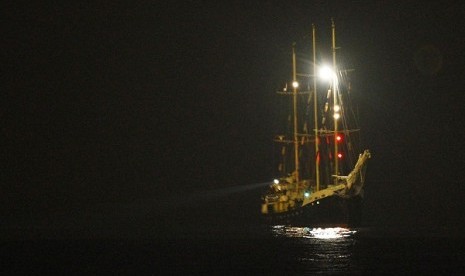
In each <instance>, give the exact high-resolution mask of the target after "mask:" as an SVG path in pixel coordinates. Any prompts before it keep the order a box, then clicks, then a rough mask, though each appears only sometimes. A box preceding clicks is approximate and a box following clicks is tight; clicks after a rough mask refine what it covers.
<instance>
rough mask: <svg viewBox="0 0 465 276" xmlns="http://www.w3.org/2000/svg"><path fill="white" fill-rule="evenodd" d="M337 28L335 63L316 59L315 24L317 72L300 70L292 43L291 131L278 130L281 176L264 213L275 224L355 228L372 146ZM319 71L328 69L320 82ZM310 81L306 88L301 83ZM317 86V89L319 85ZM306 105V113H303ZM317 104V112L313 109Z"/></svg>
mask: <svg viewBox="0 0 465 276" xmlns="http://www.w3.org/2000/svg"><path fill="white" fill-rule="evenodd" d="M331 21H332V22H331V29H332V32H331V33H332V39H331V40H332V46H331V52H332V68H331V69H327V67H326V69H325V67H323V66H322V65H319V64H318V63H317V61H316V38H315V33H316V31H315V26H314V25H312V46H313V70H312V71H313V73H312V74H309V73H298V72H297V70H296V68H297V66H296V50H295V48H296V44H295V43H294V44H293V46H292V82H291V85H290V86H291V87H292V88H291V89H289V90H288V89H287V87H288V85H287V84H286V85H285V87H284V89H283V91H278V94H281V95H284V96H288V97H287V99H291V100H287V101H286V102H289V104H288V106H289V107H290V108H289V110H290V115H289V116H288V120H287V121H288V124H289V125H290V126H289V127H288V129H289V131H288V132H289V133H287V134H280V135H277V136H276V138H275V142H276V144H277V145H278V149H277V151H278V152H279V154H277V155H278V156H279V157H278V159H279V162H278V163H279V166H278V169H277V172H278V173H279V177H278V178H277V179H274V181H273V183H272V184H271V185H270V186H269V187H268V188H267V191H266V192H265V193H264V194H263V196H262V205H261V213H262V215H263V217H264V218H265V220H266V221H267V222H269V223H272V224H275V225H278V224H280V225H283V224H284V225H294V226H308V227H336V226H339V227H356V226H359V225H360V223H361V207H362V200H363V189H364V184H365V172H366V165H367V160H368V159H369V158H371V154H370V151H369V150H363V151H361V149H362V148H361V147H360V144H361V141H360V140H361V139H360V131H359V130H360V129H359V128H358V114H357V112H356V109H355V108H354V106H353V101H352V99H351V87H350V79H349V74H350V71H351V70H343V69H342V66H341V68H339V67H338V63H337V58H336V50H337V49H338V48H337V47H336V28H335V24H334V20H331ZM318 72H326V73H327V75H328V73H329V81H328V82H327V83H326V84H325V86H324V87H320V85H318V87H317V76H318V75H320V74H318ZM305 80H306V81H307V87H308V89H307V91H304V89H301V88H300V87H301V86H304V85H301V83H304V82H305ZM317 88H318V89H317ZM300 109H303V110H304V112H300ZM312 109H313V112H312V111H311V110H312Z"/></svg>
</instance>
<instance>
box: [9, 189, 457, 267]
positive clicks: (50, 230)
mask: <svg viewBox="0 0 465 276" xmlns="http://www.w3.org/2000/svg"><path fill="white" fill-rule="evenodd" d="M245 195H247V194H244V193H240V194H237V196H234V197H230V198H229V197H228V196H224V197H222V196H221V195H218V194H214V198H217V199H218V200H215V201H212V200H210V194H208V198H207V199H208V200H207V199H204V198H202V197H198V198H195V200H193V201H186V200H184V202H179V200H178V198H175V200H173V201H172V203H173V204H171V202H169V201H168V200H166V201H165V202H164V203H163V206H162V205H158V206H157V205H153V202H151V201H150V202H139V203H137V204H128V205H121V204H118V205H108V206H99V207H94V208H92V209H90V211H89V212H86V213H82V214H81V215H79V216H78V215H73V216H69V215H67V214H65V215H63V216H62V217H60V216H58V215H54V216H50V219H45V218H44V217H38V219H36V220H32V219H30V218H27V219H24V221H19V220H16V221H14V220H12V221H11V222H9V223H7V224H6V223H5V224H4V225H3V226H1V227H0V257H1V262H2V263H1V266H0V274H1V275H17V274H27V275H31V274H33V275H35V274H40V275H52V274H55V275H56V274H59V275H67V274H72V275H102V274H111V275H224V274H226V275H277V274H283V275H314V274H333V275H334V274H338V275H347V274H355V275H380V274H387V275H399V274H407V275H420V274H424V275H431V274H433V273H434V274H439V275H454V274H455V275H457V274H462V273H463V272H465V234H464V232H462V231H461V230H460V229H461V228H459V227H454V226H447V227H446V226H428V227H425V226H422V227H420V226H412V225H416V224H415V223H411V224H410V226H405V225H406V224H404V226H395V225H394V226H392V225H391V226H383V225H376V226H375V225H373V226H370V225H366V226H364V227H361V228H353V229H345V228H341V229H337V228H336V229H334V228H333V229H320V230H318V229H313V228H307V227H290V226H269V225H264V224H261V223H259V211H258V210H259V208H258V207H259V206H258V204H257V206H255V205H256V204H255V202H256V198H257V196H255V195H251V196H250V198H246V197H245ZM239 199H241V200H242V201H240V200H239ZM254 200H255V201H254ZM154 202H157V203H159V202H161V201H160V200H157V201H154ZM198 202H203V203H202V204H200V203H198ZM238 202H251V203H250V204H241V205H238V204H237V203H238ZM183 203H185V204H184V207H181V206H182V204H183ZM154 206H155V207H154ZM195 206H197V207H195ZM149 207H150V208H149ZM154 209H156V210H158V211H157V212H155V213H153V210H154ZM250 210H257V211H256V212H251V211H250ZM39 218H40V219H39Z"/></svg>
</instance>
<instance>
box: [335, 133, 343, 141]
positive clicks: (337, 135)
mask: <svg viewBox="0 0 465 276" xmlns="http://www.w3.org/2000/svg"><path fill="white" fill-rule="evenodd" d="M342 138H343V136H342V134H336V141H337V142H338V143H341V142H342Z"/></svg>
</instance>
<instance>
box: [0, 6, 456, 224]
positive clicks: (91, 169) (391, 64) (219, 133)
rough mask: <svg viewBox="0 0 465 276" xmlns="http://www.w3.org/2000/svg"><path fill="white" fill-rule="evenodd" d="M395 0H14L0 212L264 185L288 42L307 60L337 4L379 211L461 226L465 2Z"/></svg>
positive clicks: (47, 210) (29, 214)
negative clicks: (132, 0)
mask: <svg viewBox="0 0 465 276" xmlns="http://www.w3.org/2000/svg"><path fill="white" fill-rule="evenodd" d="M143 2H144V1H143ZM160 2H163V3H160ZM216 2H218V3H216ZM386 3H388V1H260V2H255V1H232V3H223V2H221V1H146V3H140V4H115V3H110V2H108V3H105V4H103V3H101V4H77V3H76V4H74V3H65V4H58V5H53V6H47V5H40V4H37V5H35V4H30V5H28V6H21V7H20V6H13V4H7V5H4V8H3V12H4V13H5V14H4V15H2V22H3V25H4V26H6V28H5V27H4V28H2V29H3V30H2V39H1V43H2V51H1V58H2V74H1V78H2V85H3V89H2V92H3V93H2V101H1V102H2V107H1V111H0V116H1V120H2V124H1V131H2V137H3V141H4V142H3V146H2V149H3V150H2V154H1V156H2V161H3V162H2V163H3V164H4V165H3V166H2V167H3V169H2V173H1V175H2V181H1V185H2V192H1V200H0V202H1V203H0V206H1V210H2V216H3V217H5V218H7V219H6V221H10V222H11V223H13V224H14V223H20V224H21V223H23V224H27V223H29V222H30V223H31V224H34V223H37V221H41V222H44V221H45V222H46V223H48V222H49V221H52V220H60V218H62V217H68V218H70V217H71V218H72V217H73V216H80V217H81V216H85V215H86V212H87V213H95V208H97V207H95V206H102V205H105V206H113V205H114V206H128V204H136V205H137V203H138V202H151V200H154V199H155V198H160V197H162V198H164V196H165V195H166V196H170V197H173V196H175V195H176V196H184V197H185V196H188V195H189V193H191V192H194V191H195V190H201V191H203V190H211V189H222V188H226V187H230V186H236V185H247V184H252V183H258V182H264V181H268V180H270V179H271V178H272V177H273V176H272V175H271V174H272V171H273V170H272V168H273V166H274V165H275V164H274V163H273V162H272V161H273V160H272V141H271V139H272V137H273V134H274V129H276V126H275V125H274V121H275V119H276V117H275V116H276V113H275V112H274V107H273V104H274V102H273V101H274V100H275V95H274V91H276V89H278V88H279V87H280V86H281V85H282V84H283V83H284V82H286V81H288V80H289V76H290V71H289V70H290V68H289V62H290V45H291V43H292V42H293V41H296V42H297V43H298V45H302V46H301V48H300V49H301V51H302V52H300V53H299V57H300V58H301V59H304V58H308V56H309V52H305V51H309V49H310V44H309V43H310V41H309V39H308V37H306V36H308V33H309V32H310V30H311V24H312V23H315V24H316V26H317V32H318V38H319V42H321V45H323V42H329V39H330V37H329V36H330V18H331V17H334V19H335V22H336V27H337V35H338V46H341V47H342V49H341V51H344V53H345V55H346V56H347V57H348V62H349V63H350V65H351V67H352V68H355V69H356V71H355V73H354V76H353V79H354V81H353V82H354V83H353V85H354V86H353V88H354V91H355V93H358V94H357V96H358V98H359V99H360V102H361V112H362V114H363V119H362V128H363V131H362V133H363V135H364V136H363V137H364V143H365V146H366V148H369V149H370V150H371V151H372V154H373V159H372V160H371V161H370V165H369V168H368V172H367V175H368V182H367V190H366V194H367V198H366V205H365V207H366V216H367V219H368V221H369V222H370V223H373V224H380V225H381V224H384V223H390V224H407V225H415V224H417V223H418V224H420V223H421V224H424V225H430V224H438V223H447V224H451V225H452V224H455V223H456V221H457V220H459V219H460V215H461V211H460V210H462V209H463V208H464V207H465V204H464V203H463V200H462V197H463V196H465V185H464V184H465V183H464V181H463V180H462V179H463V178H462V174H463V171H464V169H465V168H464V164H465V162H464V161H465V160H464V158H463V157H462V155H463V152H464V147H463V139H464V138H463V122H464V119H463V114H462V110H463V99H462V98H463V95H462V94H463V92H464V88H463V87H464V84H465V83H464V64H465V63H464V58H463V49H464V46H465V44H464V42H463V37H464V36H465V28H464V27H463V26H464V24H463V23H464V22H463V11H464V10H465V6H464V4H462V2H461V1H456V2H448V3H447V4H444V3H442V2H440V1H434V2H426V3H423V2H421V3H418V4H417V3H416V2H412V1H394V2H392V1H389V4H386ZM328 45H329V44H328ZM325 51H326V52H323V54H322V59H324V58H326V59H328V58H329V56H325V55H326V54H327V53H328V50H327V49H325ZM248 198H249V199H251V198H253V197H248ZM178 200H179V198H178ZM258 200H259V198H257V201H258ZM152 203H153V202H152ZM152 203H146V204H145V205H144V203H140V204H141V206H142V205H143V207H140V206H139V207H138V208H139V209H137V208H136V209H137V210H139V211H140V208H142V209H144V210H145V211H146V212H148V213H150V212H151V208H153V206H156V204H152ZM230 203H231V202H230ZM151 204H152V205H151ZM246 204H248V206H253V207H254V208H255V207H256V206H255V205H254V204H255V202H248V203H246ZM257 204H258V203H257ZM257 206H258V205H257ZM257 208H258V207H257ZM139 211H137V212H139ZM128 212H129V213H130V211H128ZM254 212H255V210H254ZM104 215H105V214H104V212H103V216H104ZM128 216H131V215H130V214H129V215H128ZM134 216H137V215H136V214H135V215H134ZM155 217H156V216H155ZM58 224H59V223H58Z"/></svg>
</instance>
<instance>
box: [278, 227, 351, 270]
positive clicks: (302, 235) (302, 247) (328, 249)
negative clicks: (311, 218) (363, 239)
mask: <svg viewBox="0 0 465 276" xmlns="http://www.w3.org/2000/svg"><path fill="white" fill-rule="evenodd" d="M356 232H357V231H356V230H353V229H348V228H339V227H337V228H308V227H292V226H283V225H280V226H273V227H272V233H273V235H274V236H275V237H276V238H281V239H283V238H284V242H285V243H286V244H288V245H290V247H291V248H294V249H297V250H296V251H295V252H294V253H293V254H294V259H295V260H296V261H298V263H299V265H300V266H301V269H302V270H303V271H305V272H316V273H322V272H323V273H325V272H328V273H344V272H356V271H357V270H358V269H357V267H356V262H354V258H353V251H354V244H355V241H356V239H355V234H356ZM354 270H355V271H354Z"/></svg>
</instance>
